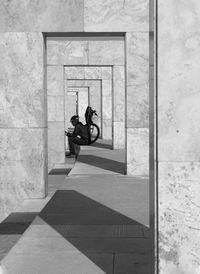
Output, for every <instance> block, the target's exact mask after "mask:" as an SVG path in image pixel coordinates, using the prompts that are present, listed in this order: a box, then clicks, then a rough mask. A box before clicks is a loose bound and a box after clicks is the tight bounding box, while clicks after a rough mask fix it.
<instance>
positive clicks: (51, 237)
mask: <svg viewBox="0 0 200 274" xmlns="http://www.w3.org/2000/svg"><path fill="white" fill-rule="evenodd" d="M23 239H32V240H35V239H62V240H63V239H64V240H68V239H85V240H87V239H90V240H98V239H101V240H108V239H110V240H113V239H117V240H124V239H129V240H131V239H134V240H135V239H140V240H142V239H143V240H150V239H148V238H143V237H138V236H136V237H121V236H119V237H117V236H116V237H111V236H108V237H100V236H99V237H98V236H94V237H85V236H77V237H76V236H63V237H62V238H61V237H59V236H46V237H43V236H41V237H40V236H39V237H38V236H35V237H33V236H24V237H23Z"/></svg>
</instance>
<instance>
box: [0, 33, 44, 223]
mask: <svg viewBox="0 0 200 274" xmlns="http://www.w3.org/2000/svg"><path fill="white" fill-rule="evenodd" d="M0 59H1V66H0V75H1V79H0V86H1V88H0V90H1V93H0V161H1V163H0V178H1V183H0V221H1V220H2V219H3V218H4V217H5V216H6V215H8V214H9V213H10V212H11V211H12V210H13V209H14V208H15V207H16V206H17V205H18V204H19V203H21V202H23V200H24V199H28V198H42V197H44V196H45V182H46V180H47V168H46V157H47V152H46V149H45V148H46V142H47V140H46V135H47V134H46V130H47V128H46V121H45V110H46V108H45V102H44V101H45V92H44V88H43V81H44V62H43V36H42V34H41V33H37V32H34V33H32V32H26V33H25V32H24V33H17V32H7V33H1V34H0Z"/></svg>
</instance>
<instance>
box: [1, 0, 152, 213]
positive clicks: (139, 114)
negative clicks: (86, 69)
mask: <svg viewBox="0 0 200 274" xmlns="http://www.w3.org/2000/svg"><path fill="white" fill-rule="evenodd" d="M148 14H149V9H148V0H134V1H131V0H128V1H123V0H117V1H116V0H108V1H103V0H100V1H95V4H94V1H93V0H85V1H83V0H76V1H71V0H66V1H61V0H58V1H53V0H48V1H47V0H39V1H32V0H28V1H27V0H26V1H25V0H20V1H18V0H13V1H8V0H5V1H3V3H2V5H1V7H0V18H1V19H0V31H1V32H9V34H7V36H6V35H5V34H2V37H3V38H2V41H3V42H2V43H3V46H2V60H4V58H5V56H6V57H7V58H8V60H6V63H5V65H3V66H2V68H3V70H5V71H6V69H7V68H8V67H9V65H7V64H9V62H11V65H12V67H13V68H16V71H15V72H14V73H18V74H19V75H20V76H19V77H18V81H15V79H14V78H13V75H12V74H10V72H9V71H8V75H7V76H6V79H9V81H7V82H6V81H5V82H6V84H5V85H4V84H3V86H4V88H3V90H4V94H5V92H6V90H7V88H6V86H7V85H8V87H9V84H10V83H13V85H14V84H17V85H18V86H19V88H20V90H21V88H22V90H23V87H24V86H25V87H26V84H25V82H24V81H26V79H27V78H28V79H29V77H30V74H31V75H33V77H31V79H29V80H30V83H36V86H37V85H39V86H40V83H41V82H43V81H41V78H40V77H41V75H42V76H43V72H41V71H40V66H38V65H37V64H38V62H39V63H40V62H41V63H40V65H41V67H43V64H44V63H43V45H42V44H40V43H41V38H42V35H41V33H42V32H83V31H84V32H94V33H95V32H98V31H100V32H104V31H105V32H126V41H125V43H126V50H125V51H124V41H123V40H117V39H116V41H114V42H113V39H114V37H112V39H110V41H109V40H108V41H106V44H105V41H100V40H99V41H98V39H97V37H95V39H96V41H81V42H80V41H73V43H72V41H71V43H68V47H67V52H68V53H69V54H66V45H63V43H62V41H57V42H56V45H55V43H54V45H53V48H52V51H51V47H49V48H48V49H47V50H48V51H47V53H48V52H50V55H48V56H47V64H48V68H47V71H48V69H49V67H50V66H49V65H51V66H52V67H53V66H55V67H56V66H60V69H61V66H63V64H65V65H68V64H73V65H81V64H84V65H89V64H90V65H96V66H99V65H103V66H105V65H112V66H116V69H117V68H118V69H119V70H118V73H119V74H118V75H121V77H122V79H124V78H123V77H124V73H123V72H122V70H121V68H120V67H122V66H124V60H125V61H126V75H127V77H126V79H125V81H126V83H127V85H128V88H127V89H126V105H127V108H126V116H127V121H126V147H127V160H126V161H127V167H128V168H127V171H128V174H131V175H148V124H147V120H148V119H147V117H148V33H149V17H148ZM25 31H27V32H28V34H25V33H24V32H25ZM13 32H15V33H13ZM16 32H22V33H21V34H17V33H16ZM37 32H40V34H38V33H37ZM9 35H10V37H12V35H13V37H14V36H18V35H19V37H20V38H21V36H22V39H20V41H22V44H23V41H24V43H26V42H27V41H28V40H29V39H31V36H32V35H33V37H34V39H33V41H32V42H33V45H35V44H36V46H35V47H34V46H33V45H32V44H31V43H29V44H28V46H27V50H24V49H23V46H21V47H20V46H18V47H14V46H11V44H12V45H14V44H15V43H16V42H15V39H13V40H10V41H9ZM20 35H21V36H20ZM34 35H35V36H34ZM7 40H8V41H7ZM93 40H94V39H93ZM6 43H8V45H6ZM34 43H35V44H34ZM37 43H39V44H37ZM8 48H10V52H8V53H7V49H8ZM37 49H39V51H38V52H37V54H35V55H34V54H33V53H34V51H36V50H37ZM13 52H14V53H15V52H16V54H15V58H12V53H13ZM124 52H126V55H124ZM57 53H59V54H57ZM18 55H19V57H18V58H16V56H18ZM30 56H31V58H30ZM128 60H130V62H128ZM72 61H73V63H71V62H72ZM26 62H27V66H26V67H25V69H22V68H21V67H20V65H18V63H19V64H26ZM30 69H32V71H31V73H29V70H30ZM114 73H115V70H114ZM116 73H117V72H116ZM50 74H51V73H50ZM55 74H56V72H55ZM47 76H48V77H50V78H51V76H49V73H48V75H47ZM58 78H59V76H58ZM113 78H115V75H113ZM35 79H37V80H35ZM48 79H49V78H48ZM117 79H118V77H117ZM48 81H49V80H48ZM54 84H56V85H57V84H58V87H59V80H57V79H56V78H55V81H54V80H53V81H52V82H51V83H50V87H49V86H48V85H49V84H48V85H47V88H48V103H49V105H52V108H53V109H54V110H53V111H54V115H56V116H59V115H60V114H59V109H58V106H60V104H61V101H60V102H58V101H59V100H58V99H59V96H57V95H56V96H55V93H54V91H55V92H60V91H61V90H60V89H59V88H58V90H57V88H56V89H54V88H53V86H54ZM118 84H119V83H118ZM118 84H117V86H118ZM40 88H41V89H40V92H38V93H37V96H32V93H31V91H30V88H29V87H27V89H28V93H26V96H27V97H28V99H27V100H28V102H29V100H30V101H31V102H30V104H29V106H32V105H33V106H35V105H36V106H37V108H39V109H40V103H38V102H37V100H38V98H41V97H42V98H44V97H45V94H44V89H43V83H42V84H41V87H40ZM9 89H10V87H9ZM33 90H34V92H35V91H36V90H38V89H37V88H33ZM20 92H21V91H20ZM119 93H120V92H119ZM21 94H23V93H21ZM6 96H7V95H6ZM6 96H5V95H4V97H5V98H7V97H6ZM18 96H19V98H20V95H18ZM18 96H17V98H16V100H14V101H13V102H12V103H13V108H12V110H13V109H16V108H19V107H18V104H19V102H18ZM26 96H23V95H22V97H23V99H24V100H25V98H27V97H26ZM132 98H134V100H132ZM39 101H40V99H39ZM116 101H117V98H116ZM55 102H56V103H55ZM7 106H8V105H4V109H6V110H7V109H8V107H7ZM123 106H124V104H121V107H123ZM134 106H140V107H139V108H135V110H134V113H133V108H134ZM19 109H20V111H21V110H22V109H23V107H21V106H20V108H19ZM43 111H44V112H45V113H44V112H40V111H36V113H37V115H39V116H40V114H41V116H42V119H43V120H44V121H46V122H47V117H46V116H47V115H46V110H45V108H43ZM33 113H34V110H33V111H32V114H31V115H29V113H28V111H26V110H25V111H24V115H23V117H25V118H26V119H28V124H29V125H33V130H34V131H36V129H38V132H39V131H40V130H39V128H40V127H41V128H42V129H41V131H40V134H39V133H38V134H39V136H41V135H42V134H46V133H45V131H44V127H45V126H46V125H45V124H43V125H42V126H41V125H39V124H38V125H35V124H34V119H32V115H33ZM52 114H53V112H52V113H51V112H48V119H51V122H52V124H51V125H52V127H51V126H50V125H49V130H51V129H52V136H55V134H54V133H55V132H53V128H54V125H53V123H58V122H61V123H63V121H59V120H55V121H54V119H55V116H54V115H52ZM133 115H134V118H132V117H133ZM4 116H6V119H8V118H10V117H9V115H8V116H7V115H4ZM33 116H34V115H33ZM13 117H14V118H13V122H12V123H18V122H17V121H18V119H19V117H18V115H15V116H13ZM40 118H41V117H39V118H37V119H38V120H40ZM29 119H30V120H29ZM123 123H125V121H122V120H120V118H119V117H118V118H116V120H114V124H115V126H116V128H117V127H118V130H116V131H115V130H114V136H115V132H118V131H119V130H122V129H123V126H122V125H123ZM20 126H21V119H20ZM61 127H62V125H61ZM27 128H28V126H27ZM26 130H27V129H26V128H24V127H23V128H22V129H21V135H22V136H25V134H26ZM61 131H62V129H61V130H60V132H61ZM6 132H7V129H6V127H5V128H3V130H2V135H3V136H5V135H6ZM123 132H124V131H123V130H122V131H121V133H123ZM8 135H9V134H8ZM6 136H7V135H6ZM34 136H37V134H36V133H35V134H34ZM42 136H44V135H42ZM4 138H5V137H4ZM6 138H7V137H6ZM17 138H18V139H20V138H21V137H17ZM52 138H54V137H52ZM52 138H51V139H49V140H52ZM60 138H62V137H61V136H60ZM28 139H29V138H28ZM38 139H39V140H40V137H38ZM21 144H22V147H23V149H25V148H26V145H25V144H26V142H24V141H23V142H22V143H21ZM36 144H37V145H38V143H37V142H36V143H35V142H34V146H35V145H36ZM46 144H47V142H46V139H45V138H44V139H42V141H41V143H40V142H39V151H38V153H37V155H36V157H33V158H32V159H39V160H36V162H35V163H34V164H33V165H34V166H38V173H39V174H40V175H41V176H39V179H38V180H37V181H38V182H39V183H38V184H37V186H38V187H39V186H40V183H41V185H42V188H44V186H45V181H44V176H43V175H44V173H43V172H44V166H45V165H46V160H45V147H46ZM52 146H53V144H52ZM3 147H5V145H3ZM18 147H20V145H18ZM41 147H42V149H41ZM139 147H140V150H138V148H139ZM33 150H34V152H35V151H37V150H35V147H34V149H33ZM138 151H139V153H138ZM11 152H12V147H10V146H7V147H6V154H10V153H11ZM56 153H57V152H56ZM17 155H18V154H17ZM25 155H27V153H25ZM141 155H142V156H141ZM2 158H4V157H2ZM32 161H33V160H32ZM25 162H26V165H27V166H28V167H29V168H31V167H32V163H33V162H31V163H29V161H28V160H26V161H25ZM1 168H2V174H3V176H2V177H3V178H6V176H5V175H4V173H6V169H7V167H6V166H3V167H2V166H1ZM22 174H23V173H19V177H18V179H17V182H16V180H15V179H14V178H13V177H12V178H11V179H10V185H11V187H12V188H14V186H15V185H16V184H18V183H19V184H21V183H22V184H23V182H24V177H23V175H22ZM35 178H36V176H35V177H34V179H35ZM41 178H42V179H41ZM5 182H6V179H5ZM6 185H7V184H6ZM25 188H26V187H24V185H23V187H22V189H25ZM24 191H25V190H24ZM30 192H33V193H35V192H34V190H33V189H32V188H31V191H30ZM5 193H6V187H5V188H4V190H3V194H2V195H3V196H5V195H6V194H5ZM36 193H37V191H36ZM16 196H17V195H16ZM36 196H37V197H40V194H38V195H37V194H35V197H36ZM13 197H14V196H13ZM15 198H16V197H15ZM2 199H3V198H2ZM16 200H17V198H16ZM4 204H5V203H4ZM8 208H9V210H11V208H13V207H12V206H11V207H8ZM9 210H8V211H9Z"/></svg>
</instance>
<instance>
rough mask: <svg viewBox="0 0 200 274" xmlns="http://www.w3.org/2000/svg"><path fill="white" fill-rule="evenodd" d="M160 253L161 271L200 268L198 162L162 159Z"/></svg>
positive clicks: (183, 272) (185, 273) (185, 272)
mask: <svg viewBox="0 0 200 274" xmlns="http://www.w3.org/2000/svg"><path fill="white" fill-rule="evenodd" d="M158 171H159V175H158V180H159V186H158V187H159V189H158V190H159V192H158V195H159V228H158V229H159V256H160V273H162V274H174V273H177V274H179V273H181V274H193V273H195V274H198V273H199V270H200V245H199V239H200V223H199V220H200V211H199V208H200V195H199V193H200V192H199V178H200V163H199V162H179V163H177V162H175V163H173V162H160V163H159V167H158Z"/></svg>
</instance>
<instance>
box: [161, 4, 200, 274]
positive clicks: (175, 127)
mask: <svg viewBox="0 0 200 274" xmlns="http://www.w3.org/2000/svg"><path fill="white" fill-rule="evenodd" d="M199 11H200V3H199V1H195V0H192V1H178V2H174V1H172V0H167V1H159V2H158V94H157V96H158V202H159V204H158V212H159V216H158V218H159V219H158V224H159V226H158V232H159V250H158V251H159V271H160V272H159V273H160V274H168V273H177V274H179V273H181V274H193V273H200V245H199V239H200V225H199V220H200V210H199V208H200V184H199V178H200V142H199V137H200V88H199V87H200V77H199V73H200V63H199V60H200V50H199V29H200V21H199V17H198V16H197V14H199Z"/></svg>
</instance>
